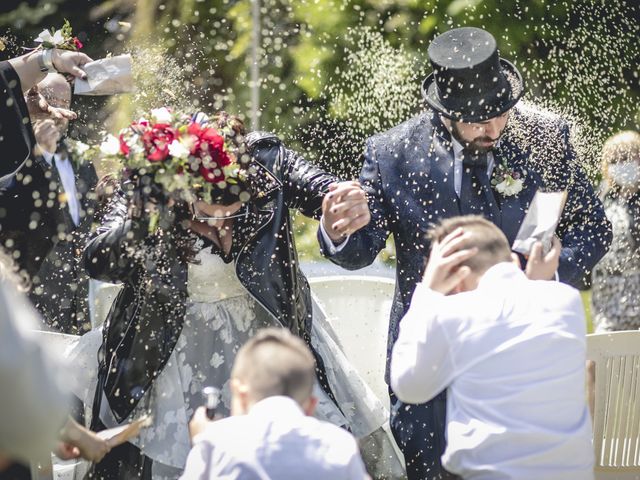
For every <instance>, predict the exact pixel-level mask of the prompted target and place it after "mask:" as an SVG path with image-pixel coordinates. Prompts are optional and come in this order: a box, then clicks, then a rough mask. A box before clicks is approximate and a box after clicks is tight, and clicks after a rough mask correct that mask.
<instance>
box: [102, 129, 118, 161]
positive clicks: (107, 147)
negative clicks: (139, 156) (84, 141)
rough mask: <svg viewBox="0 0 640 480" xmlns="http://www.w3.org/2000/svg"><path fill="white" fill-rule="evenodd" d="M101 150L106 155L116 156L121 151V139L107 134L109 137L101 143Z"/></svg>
mask: <svg viewBox="0 0 640 480" xmlns="http://www.w3.org/2000/svg"><path fill="white" fill-rule="evenodd" d="M100 152H102V153H103V154H104V155H109V156H114V155H118V153H120V141H119V140H118V139H117V138H116V137H114V136H113V135H111V134H109V135H107V138H105V140H104V141H103V142H102V143H101V144H100Z"/></svg>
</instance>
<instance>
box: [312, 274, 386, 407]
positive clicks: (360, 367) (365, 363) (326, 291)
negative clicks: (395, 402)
mask: <svg viewBox="0 0 640 480" xmlns="http://www.w3.org/2000/svg"><path fill="white" fill-rule="evenodd" d="M309 284H310V286H311V291H312V293H313V295H314V296H315V298H316V301H317V302H318V304H319V306H320V308H321V309H322V310H323V312H324V313H325V315H326V316H327V322H328V323H329V325H330V326H331V327H332V329H333V331H334V332H335V334H336V337H337V342H338V344H339V345H340V346H341V347H342V349H343V351H344V353H345V355H346V356H347V358H348V359H349V360H350V361H351V363H352V364H353V366H354V367H355V369H356V370H357V371H358V373H359V374H360V375H361V376H362V378H363V380H364V381H365V382H367V384H368V385H369V387H370V388H371V390H373V393H375V394H376V396H377V397H378V398H379V399H380V401H381V402H382V404H383V405H387V406H388V405H389V392H388V389H387V385H386V383H385V382H384V369H385V362H386V358H387V332H388V328H389V312H390V311H391V303H392V301H393V291H394V288H395V281H394V280H393V279H390V278H384V277H372V276H371V277H370V276H357V275H353V276H352V275H336V276H330V277H316V278H310V279H309Z"/></svg>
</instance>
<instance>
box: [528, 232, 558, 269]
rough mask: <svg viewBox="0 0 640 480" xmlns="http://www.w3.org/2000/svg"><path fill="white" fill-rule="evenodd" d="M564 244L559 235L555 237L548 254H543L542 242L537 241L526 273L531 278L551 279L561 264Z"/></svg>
mask: <svg viewBox="0 0 640 480" xmlns="http://www.w3.org/2000/svg"><path fill="white" fill-rule="evenodd" d="M561 250H562V245H561V244H560V240H559V239H558V237H553V242H552V244H551V250H549V252H548V253H547V254H546V255H543V254H542V243H540V242H536V243H534V244H533V247H532V248H531V253H530V254H529V259H528V260H527V266H526V267H525V270H524V272H525V274H526V275H527V278H529V280H551V279H553V277H554V276H555V273H556V271H557V270H558V265H559V264H560V251H561Z"/></svg>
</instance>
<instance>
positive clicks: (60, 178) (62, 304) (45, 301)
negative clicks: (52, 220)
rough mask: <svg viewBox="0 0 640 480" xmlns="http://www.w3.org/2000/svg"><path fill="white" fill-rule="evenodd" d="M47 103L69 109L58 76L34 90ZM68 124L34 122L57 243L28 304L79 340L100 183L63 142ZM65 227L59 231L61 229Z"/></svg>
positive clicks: (85, 320)
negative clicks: (86, 253) (55, 206)
mask: <svg viewBox="0 0 640 480" xmlns="http://www.w3.org/2000/svg"><path fill="white" fill-rule="evenodd" d="M38 90H39V92H40V93H41V95H42V96H43V97H44V99H45V100H46V102H47V103H48V104H49V105H51V106H53V107H56V108H64V109H67V110H68V109H69V108H70V106H71V85H70V84H69V83H68V82H67V81H66V79H65V78H64V77H63V76H62V75H60V74H49V75H47V77H46V78H45V79H44V80H43V81H42V82H40V83H39V84H38ZM68 127H69V121H68V120H67V119H64V118H62V119H56V120H53V119H51V118H49V117H44V118H38V119H36V120H34V131H35V137H36V141H37V143H38V146H39V150H40V153H41V156H42V159H44V161H45V162H46V163H47V165H48V166H49V167H50V168H51V170H52V174H53V175H52V176H53V177H54V178H55V180H54V181H52V182H51V186H52V187H55V186H57V191H55V192H54V194H55V199H54V200H53V201H54V202H55V201H57V202H59V203H60V211H59V215H60V223H59V228H58V231H57V236H58V241H57V243H56V244H55V246H54V247H53V248H52V249H51V251H50V252H49V254H48V255H47V257H46V258H45V260H44V262H43V263H42V265H41V266H40V268H39V270H38V272H37V273H36V274H35V275H34V276H33V278H32V284H33V285H32V288H31V291H30V295H29V296H30V298H31V300H32V301H33V303H34V305H35V306H36V308H37V309H38V310H39V311H40V313H41V314H42V316H43V318H44V320H45V322H46V323H47V324H48V325H49V326H51V327H52V328H54V329H55V330H58V331H60V332H63V333H70V334H80V333H84V332H86V331H88V330H90V328H91V324H90V321H89V305H88V293H89V277H88V275H87V274H86V272H85V270H84V268H83V267H82V265H81V257H82V251H83V249H84V245H85V243H86V240H87V237H88V235H89V233H90V231H91V225H92V222H93V218H94V212H95V209H96V197H95V191H94V190H95V187H96V184H97V182H98V177H97V174H96V171H95V168H94V166H93V164H92V163H91V162H88V161H85V162H83V161H82V160H83V159H82V158H81V153H80V152H74V151H73V150H74V149H73V148H72V145H74V143H73V142H72V141H70V140H66V139H65V136H66V134H67V130H68ZM62 226H64V227H65V228H64V229H62V228H60V227H62Z"/></svg>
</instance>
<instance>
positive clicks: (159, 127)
mask: <svg viewBox="0 0 640 480" xmlns="http://www.w3.org/2000/svg"><path fill="white" fill-rule="evenodd" d="M176 137H177V134H176V131H175V130H174V129H173V128H172V127H171V125H168V124H165V123H156V124H155V125H152V126H151V128H150V129H147V130H145V131H144V133H143V134H142V143H143V144H144V150H145V152H146V154H147V158H148V159H149V161H150V162H161V161H162V160H165V159H166V158H167V157H168V156H169V145H171V142H173V141H174V140H175V139H176Z"/></svg>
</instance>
